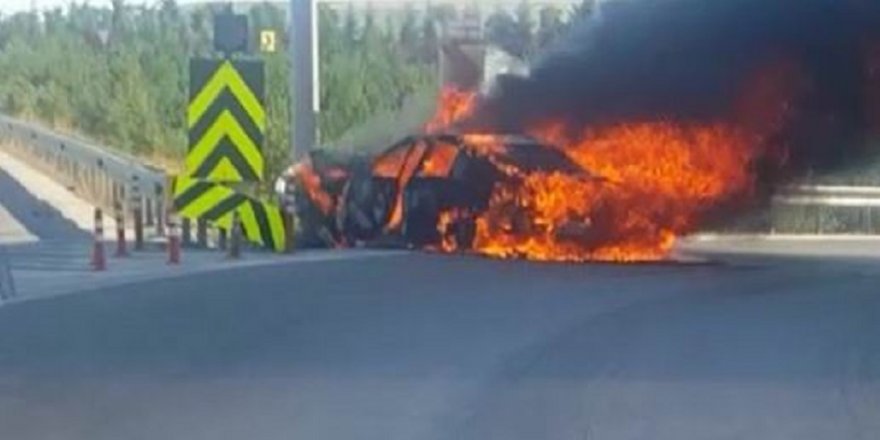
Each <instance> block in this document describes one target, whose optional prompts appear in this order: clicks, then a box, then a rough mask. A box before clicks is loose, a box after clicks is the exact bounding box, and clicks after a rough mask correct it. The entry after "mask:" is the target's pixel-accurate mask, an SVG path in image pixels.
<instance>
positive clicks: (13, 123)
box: [0, 115, 168, 235]
mask: <svg viewBox="0 0 880 440" xmlns="http://www.w3.org/2000/svg"><path fill="white" fill-rule="evenodd" d="M0 141H2V142H0V143H2V146H3V147H4V149H5V150H6V151H8V152H9V153H10V154H12V155H14V156H17V157H20V158H22V159H24V160H26V161H27V162H28V163H29V164H30V165H33V166H35V167H36V168H38V169H41V170H42V171H44V172H46V173H47V174H48V175H50V176H52V177H53V178H54V179H56V180H58V181H60V182H61V183H63V184H65V185H67V186H68V187H70V188H71V189H73V190H74V191H76V192H77V194H79V195H80V196H82V197H83V198H85V199H87V200H89V201H90V202H92V203H94V204H95V205H96V206H100V207H102V208H104V209H106V210H107V211H108V212H109V210H111V209H112V208H113V205H114V203H125V204H127V203H133V204H135V203H138V202H139V203H141V204H142V205H141V206H142V208H143V209H144V213H145V217H146V219H145V220H146V224H147V225H148V226H156V230H157V235H163V234H164V221H163V219H164V218H165V208H166V199H167V197H166V196H167V191H168V188H167V186H168V177H167V175H166V174H165V172H164V171H162V170H159V169H156V168H153V167H150V166H147V165H144V164H143V163H141V162H139V161H137V160H136V159H134V158H132V157H129V156H126V155H124V154H121V153H118V152H111V151H109V149H107V148H105V147H101V146H98V145H96V144H94V143H92V142H89V141H87V140H84V139H80V138H77V137H74V136H70V135H61V134H58V133H55V132H53V131H51V130H48V129H45V128H42V127H40V126H38V125H36V124H32V123H29V122H24V121H21V120H18V119H15V118H11V117H9V116H5V115H0ZM135 187H136V188H135ZM133 197H134V198H133Z"/></svg>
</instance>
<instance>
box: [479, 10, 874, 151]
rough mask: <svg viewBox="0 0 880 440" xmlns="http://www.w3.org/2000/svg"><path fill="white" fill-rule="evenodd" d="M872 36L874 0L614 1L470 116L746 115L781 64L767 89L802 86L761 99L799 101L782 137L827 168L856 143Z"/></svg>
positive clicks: (515, 122)
mask: <svg viewBox="0 0 880 440" xmlns="http://www.w3.org/2000/svg"><path fill="white" fill-rule="evenodd" d="M877 43H880V1H877V0H618V1H614V0H611V1H608V2H605V3H604V4H603V7H602V8H601V12H600V13H599V14H596V15H594V16H593V17H591V18H589V19H586V20H585V21H583V22H582V23H580V24H579V25H577V26H576V28H575V29H574V30H573V31H572V33H571V34H570V35H569V36H568V37H567V38H565V39H564V40H563V41H561V42H560V43H559V44H558V45H557V46H556V47H555V48H553V49H551V50H550V51H549V52H548V53H547V54H546V55H545V56H544V57H543V58H542V59H540V60H538V61H537V62H536V64H535V65H534V67H533V68H532V71H531V74H530V76H528V77H526V78H514V77H508V78H503V79H502V80H501V81H500V82H499V83H498V85H497V87H496V89H495V90H494V92H493V93H492V94H491V95H490V96H489V97H487V98H486V99H485V101H484V102H483V103H482V104H481V106H480V108H479V109H478V111H477V113H476V116H475V118H474V120H472V121H470V124H471V125H473V126H475V127H479V128H482V129H487V128H488V129H492V130H495V131H502V132H518V131H523V130H524V129H525V128H527V127H531V126H534V125H535V124H540V123H542V122H545V121H548V120H555V121H564V122H565V124H566V126H568V127H572V128H577V129H582V128H583V127H590V126H600V125H607V124H615V123H621V122H632V121H665V120H674V121H684V122H688V121H692V122H706V121H718V120H731V118H737V117H743V116H744V117H745V118H746V119H748V118H749V115H742V113H743V109H742V106H741V105H740V104H741V101H742V96H743V90H744V87H746V86H747V83H748V81H749V79H750V78H754V77H755V75H756V72H760V71H761V69H766V68H768V66H770V67H772V66H773V65H775V64H777V65H778V64H780V63H788V65H790V66H794V68H793V69H791V70H783V71H782V72H783V73H784V74H785V75H784V76H783V80H781V81H777V83H776V84H775V85H773V87H776V88H780V87H792V88H793V89H797V90H799V91H800V94H799V95H798V99H797V101H791V102H764V103H763V104H762V105H764V106H793V105H797V107H798V108H797V109H796V110H797V111H796V112H793V114H796V117H793V118H792V120H791V121H790V122H789V123H788V126H787V127H786V128H785V130H784V131H782V132H781V133H780V134H779V135H778V136H782V137H784V138H785V139H784V141H785V142H786V143H787V144H791V145H792V146H793V148H794V150H793V152H792V155H793V161H794V163H795V164H796V165H799V166H803V167H814V166H817V165H824V164H828V165H830V164H834V163H838V162H840V161H841V160H842V158H843V157H845V156H847V153H846V152H844V151H843V149H842V148H841V147H840V145H842V144H845V145H857V144H860V141H859V138H860V136H862V135H863V132H864V130H863V129H864V127H865V126H866V122H867V119H868V117H869V111H868V109H867V107H868V105H867V104H866V88H867V87H868V86H867V82H868V81H869V80H870V78H869V76H870V74H869V60H868V59H867V57H868V55H867V54H868V53H869V50H870V47H871V45H872V44H877ZM795 85H797V86H795ZM768 96H769V97H767V98H766V99H765V101H766V100H771V101H772V93H771V94H769V95H768ZM738 112H739V113H738ZM748 113H752V114H751V117H752V118H753V119H760V118H761V114H760V112H748ZM757 122H758V123H759V122H760V121H757Z"/></svg>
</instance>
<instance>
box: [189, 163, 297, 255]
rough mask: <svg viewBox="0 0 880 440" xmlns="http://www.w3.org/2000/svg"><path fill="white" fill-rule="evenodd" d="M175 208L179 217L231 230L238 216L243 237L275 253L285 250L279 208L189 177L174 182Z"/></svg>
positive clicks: (229, 189) (284, 234)
mask: <svg viewBox="0 0 880 440" xmlns="http://www.w3.org/2000/svg"><path fill="white" fill-rule="evenodd" d="M173 186H174V192H173V194H174V207H175V209H176V210H177V213H178V214H180V216H182V217H185V218H189V219H193V220H198V219H201V220H205V221H207V222H208V223H211V224H213V225H215V226H216V227H218V228H221V229H225V230H227V231H229V230H231V228H232V225H233V216H234V214H235V213H238V216H239V219H240V221H241V225H242V229H243V230H244V235H245V237H247V238H248V240H249V241H251V242H254V243H257V244H259V245H261V246H264V247H266V248H269V249H274V250H275V251H277V252H283V251H284V250H285V247H286V240H287V238H286V235H287V234H286V230H285V228H284V217H283V213H282V210H281V208H280V207H279V206H278V205H275V204H273V203H267V202H261V201H259V200H257V199H254V198H252V197H249V196H247V195H244V194H241V193H239V192H236V191H235V190H233V189H232V188H229V187H227V186H224V185H221V184H217V183H212V182H207V181H204V180H199V179H193V178H189V177H178V178H176V179H175V180H174V184H173Z"/></svg>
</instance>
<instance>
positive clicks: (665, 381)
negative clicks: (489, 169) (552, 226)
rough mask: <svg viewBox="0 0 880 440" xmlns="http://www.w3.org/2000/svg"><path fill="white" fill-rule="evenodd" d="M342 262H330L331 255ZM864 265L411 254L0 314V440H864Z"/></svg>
mask: <svg viewBox="0 0 880 440" xmlns="http://www.w3.org/2000/svg"><path fill="white" fill-rule="evenodd" d="M342 255H345V254H342ZM878 285H880V260H877V259H876V258H871V257H869V256H861V257H858V258H852V257H843V256H837V257H834V258H823V259H810V258H791V257H785V256H761V257H755V256H750V255H748V254H747V253H744V252H739V253H738V254H737V255H736V257H731V258H730V260H729V262H728V263H725V264H709V265H688V266H675V265H668V266H608V265H563V266H554V265H542V264H529V263H522V262H496V261H487V260H482V259H476V258H457V257H443V256H432V255H423V254H413V255H410V254H406V255H397V256H386V257H383V258H367V259H353V260H349V259H346V258H339V259H337V260H333V261H323V262H308V261H297V262H289V263H285V264H282V265H274V266H269V267H251V268H244V269H238V270H229V271H223V272H214V273H208V274H193V275H190V276H182V277H176V278H173V279H167V280H154V281H148V282H143V283H138V284H134V285H128V286H126V287H124V288H119V287H115V288H106V289H98V290H95V291H93V292H90V293H87V294H79V295H70V296H65V297H60V298H55V299H51V300H43V301H32V302H24V303H20V304H12V305H8V306H6V307H2V308H0V438H15V439H21V440H24V439H47V438H59V439H83V440H86V439H87V440H98V439H114V440H115V439H130V440H137V439H144V440H146V439H182V440H184V439H185V440H197V439H211V440H220V439H252V440H256V439H365V440H367V439H376V440H390V439H401V440H404V439H405V440H411V439H504V440H514V439H543V438H547V439H578V440H583V439H675V440H679V439H690V438H693V439H739V438H747V439H755V438H773V439H871V438H878V437H880V418H878V417H877V415H878V414H880V319H878V317H880V289H878Z"/></svg>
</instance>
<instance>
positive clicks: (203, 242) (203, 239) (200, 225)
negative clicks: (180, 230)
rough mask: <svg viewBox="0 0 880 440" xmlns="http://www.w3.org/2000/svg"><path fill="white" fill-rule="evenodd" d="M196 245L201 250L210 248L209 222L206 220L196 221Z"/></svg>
mask: <svg viewBox="0 0 880 440" xmlns="http://www.w3.org/2000/svg"><path fill="white" fill-rule="evenodd" d="M196 244H198V245H199V247H201V248H206V247H208V222H207V221H205V220H204V219H198V220H197V221H196Z"/></svg>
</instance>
